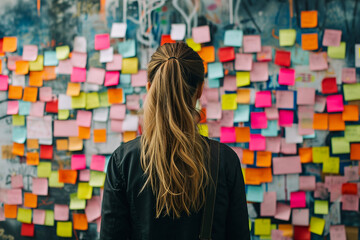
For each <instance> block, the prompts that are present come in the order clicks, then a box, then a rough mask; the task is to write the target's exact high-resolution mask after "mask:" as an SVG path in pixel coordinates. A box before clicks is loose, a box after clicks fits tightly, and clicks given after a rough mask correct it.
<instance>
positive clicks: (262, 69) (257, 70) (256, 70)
mask: <svg viewBox="0 0 360 240" xmlns="http://www.w3.org/2000/svg"><path fill="white" fill-rule="evenodd" d="M268 79H269V64H268V63H267V62H254V63H253V67H252V70H251V71H250V81H251V82H266V81H267V80H268Z"/></svg>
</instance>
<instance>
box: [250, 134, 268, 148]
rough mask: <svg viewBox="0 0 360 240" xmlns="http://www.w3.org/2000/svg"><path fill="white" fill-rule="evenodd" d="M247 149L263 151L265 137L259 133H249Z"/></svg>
mask: <svg viewBox="0 0 360 240" xmlns="http://www.w3.org/2000/svg"><path fill="white" fill-rule="evenodd" d="M249 149H250V150H252V151H264V150H265V149H266V141H265V137H263V136H262V135H261V134H250V144H249Z"/></svg>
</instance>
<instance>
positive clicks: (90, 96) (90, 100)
mask: <svg viewBox="0 0 360 240" xmlns="http://www.w3.org/2000/svg"><path fill="white" fill-rule="evenodd" d="M99 106H100V101H99V94H98V93H97V92H92V93H87V94H86V109H94V108H98V107H99Z"/></svg>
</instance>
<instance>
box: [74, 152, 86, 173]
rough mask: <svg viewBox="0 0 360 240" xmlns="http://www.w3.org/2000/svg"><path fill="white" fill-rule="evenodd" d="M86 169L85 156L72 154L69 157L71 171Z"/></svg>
mask: <svg viewBox="0 0 360 240" xmlns="http://www.w3.org/2000/svg"><path fill="white" fill-rule="evenodd" d="M85 168H86V156H85V154H73V155H71V169H73V170H81V169H85Z"/></svg>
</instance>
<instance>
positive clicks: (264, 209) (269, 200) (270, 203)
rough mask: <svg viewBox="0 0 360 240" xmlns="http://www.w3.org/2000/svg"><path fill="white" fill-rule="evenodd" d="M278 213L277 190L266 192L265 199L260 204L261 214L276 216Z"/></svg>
mask: <svg viewBox="0 0 360 240" xmlns="http://www.w3.org/2000/svg"><path fill="white" fill-rule="evenodd" d="M275 213H276V192H265V193H264V201H263V202H262V203H261V204H260V216H262V217H268V216H275Z"/></svg>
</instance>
